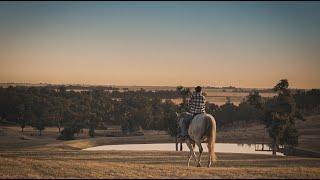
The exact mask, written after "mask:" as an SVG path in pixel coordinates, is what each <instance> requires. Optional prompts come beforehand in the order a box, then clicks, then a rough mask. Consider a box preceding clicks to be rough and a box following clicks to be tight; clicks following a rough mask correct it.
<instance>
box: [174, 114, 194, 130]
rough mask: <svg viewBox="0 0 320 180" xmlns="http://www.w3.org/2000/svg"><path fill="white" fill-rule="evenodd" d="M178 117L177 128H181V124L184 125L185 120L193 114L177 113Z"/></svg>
mask: <svg viewBox="0 0 320 180" xmlns="http://www.w3.org/2000/svg"><path fill="white" fill-rule="evenodd" d="M176 115H177V126H178V127H179V126H180V124H181V123H182V121H183V119H184V118H185V117H187V116H190V115H191V114H190V113H188V112H183V113H177V112H176Z"/></svg>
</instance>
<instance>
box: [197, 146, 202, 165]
mask: <svg viewBox="0 0 320 180" xmlns="http://www.w3.org/2000/svg"><path fill="white" fill-rule="evenodd" d="M196 144H197V146H198V147H199V160H198V164H197V167H201V154H202V152H203V148H202V145H201V141H196Z"/></svg>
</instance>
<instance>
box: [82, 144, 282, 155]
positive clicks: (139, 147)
mask: <svg viewBox="0 0 320 180" xmlns="http://www.w3.org/2000/svg"><path fill="white" fill-rule="evenodd" d="M179 147H180V145H179ZM202 147H203V151H204V152H208V149H207V146H206V144H202ZM83 150H85V151H99V150H105V151H110V150H119V151H121V150H123V151H175V150H176V144H175V143H161V144H122V145H104V146H96V147H91V148H86V149H83ZM195 150H196V152H198V150H199V149H198V147H197V146H196V148H195ZM183 151H189V149H188V147H187V145H186V144H185V143H183ZM215 152H218V153H246V154H268V155H271V154H272V152H271V151H255V145H254V144H253V145H248V144H232V143H216V146H215ZM277 155H280V156H283V154H282V153H279V152H277Z"/></svg>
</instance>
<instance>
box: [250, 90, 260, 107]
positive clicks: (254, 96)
mask: <svg viewBox="0 0 320 180" xmlns="http://www.w3.org/2000/svg"><path fill="white" fill-rule="evenodd" d="M246 102H247V103H248V104H250V105H251V106H254V107H255V108H257V109H262V106H263V104H262V97H261V96H260V94H259V92H258V91H252V92H250V93H249V95H248V96H247V97H246Z"/></svg>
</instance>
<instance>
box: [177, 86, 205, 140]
mask: <svg viewBox="0 0 320 180" xmlns="http://www.w3.org/2000/svg"><path fill="white" fill-rule="evenodd" d="M205 104H206V99H205V97H204V95H203V94H202V91H201V87H200V86H197V87H196V88H195V92H194V93H193V94H192V95H191V98H190V100H189V112H190V113H191V116H188V117H185V118H184V119H183V121H182V124H181V132H180V138H182V139H185V138H189V135H188V130H187V127H188V125H189V123H190V122H191V120H192V119H193V117H194V116H195V115H197V114H200V113H204V112H205Z"/></svg>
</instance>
